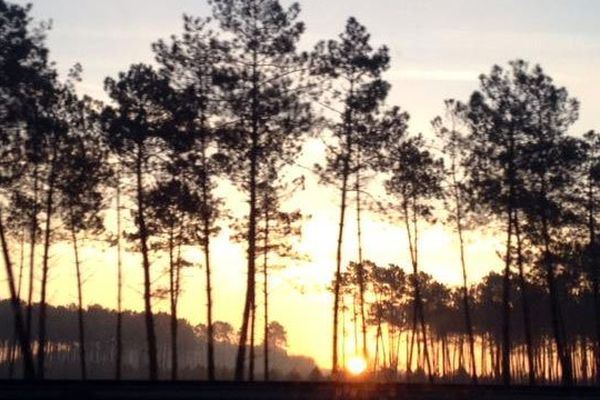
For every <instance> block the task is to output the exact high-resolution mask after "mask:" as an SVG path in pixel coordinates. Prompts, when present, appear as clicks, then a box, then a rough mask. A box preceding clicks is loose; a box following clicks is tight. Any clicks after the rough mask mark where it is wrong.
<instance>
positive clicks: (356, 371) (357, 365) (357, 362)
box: [346, 356, 367, 375]
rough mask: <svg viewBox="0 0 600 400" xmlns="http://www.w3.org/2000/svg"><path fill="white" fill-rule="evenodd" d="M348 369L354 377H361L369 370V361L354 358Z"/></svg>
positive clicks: (350, 361) (349, 361)
mask: <svg viewBox="0 0 600 400" xmlns="http://www.w3.org/2000/svg"><path fill="white" fill-rule="evenodd" d="M346 368H348V371H349V372H350V373H351V374H352V375H360V374H362V373H363V372H365V370H366V369H367V361H366V360H365V359H364V358H362V357H358V356H357V357H352V358H351V359H350V360H348V365H347V366H346Z"/></svg>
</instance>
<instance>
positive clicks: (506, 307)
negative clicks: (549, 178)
mask: <svg viewBox="0 0 600 400" xmlns="http://www.w3.org/2000/svg"><path fill="white" fill-rule="evenodd" d="M512 214H513V213H512V209H511V208H510V207H509V210H508V212H507V215H508V227H507V239H506V260H505V264H504V276H503V282H502V383H503V384H504V385H510V381H511V372H510V350H511V345H510V265H511V251H510V250H511V241H512V233H513V218H512Z"/></svg>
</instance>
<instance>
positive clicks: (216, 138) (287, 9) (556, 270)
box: [0, 0, 600, 386]
mask: <svg viewBox="0 0 600 400" xmlns="http://www.w3.org/2000/svg"><path fill="white" fill-rule="evenodd" d="M209 4H210V6H211V9H212V14H211V15H206V16H191V15H184V16H183V21H182V22H183V24H182V29H181V31H180V32H176V33H174V34H173V35H172V36H170V37H168V38H163V39H160V38H157V40H156V41H155V42H154V43H152V44H151V46H152V51H153V55H154V60H140V63H138V64H134V65H131V66H129V67H128V68H127V66H123V68H124V71H123V72H121V73H119V74H118V76H116V77H107V78H106V79H105V81H104V89H105V91H106V94H107V96H108V98H109V101H107V102H102V101H100V100H98V99H94V98H91V97H90V96H88V95H82V94H80V93H79V90H78V89H77V84H78V82H79V81H80V80H81V74H82V71H83V67H82V66H81V65H79V64H77V63H74V65H73V67H72V68H71V69H70V72H69V74H68V76H66V77H61V75H60V74H59V73H58V71H57V67H56V65H55V64H54V63H53V61H52V59H51V56H50V51H49V48H48V46H47V37H46V36H47V34H48V32H49V29H50V26H49V24H48V23H45V22H38V21H35V20H34V19H33V18H32V17H31V6H21V5H16V4H13V3H10V2H8V1H6V0H0V244H1V246H2V261H3V264H4V268H3V275H4V276H3V278H4V279H3V280H4V281H5V283H3V285H6V287H5V288H3V289H2V290H3V293H5V295H6V299H3V302H2V303H0V314H1V315H3V317H4V318H5V320H6V321H7V322H8V323H7V325H6V326H2V327H1V329H0V355H1V356H0V371H3V372H5V373H6V376H7V377H10V378H17V377H19V378H20V377H22V378H23V379H25V380H33V379H40V380H43V379H52V378H56V377H68V378H71V379H82V380H85V379H92V378H97V377H104V378H107V377H108V378H110V379H115V380H120V379H131V378H136V379H141V378H145V379H149V380H151V381H153V380H158V379H172V380H178V379H199V380H200V379H201V380H208V381H214V380H222V379H233V380H235V381H243V380H249V381H253V380H265V381H268V380H280V379H315V380H316V379H332V380H338V379H340V380H345V379H348V380H352V379H364V380H377V381H391V382H396V381H402V382H430V383H435V382H465V383H473V384H477V383H480V382H481V383H498V384H504V385H509V384H516V383H521V384H530V385H536V384H562V385H565V386H572V385H575V384H582V385H591V384H596V383H599V382H600V281H599V279H600V239H599V238H598V237H597V234H596V232H597V229H598V228H599V226H598V221H597V216H598V209H600V134H599V133H597V132H595V131H593V130H589V131H587V132H571V130H572V129H571V128H572V126H573V124H574V123H575V122H576V121H577V119H578V116H579V115H578V114H579V107H580V104H579V102H578V100H577V99H575V98H574V97H571V96H570V95H569V92H568V91H567V89H566V88H564V87H561V86H560V85H558V84H557V83H556V82H555V81H554V80H553V79H552V78H551V77H550V76H549V75H547V74H546V73H545V71H544V69H542V67H541V66H539V65H537V64H530V63H529V62H527V61H524V60H521V59H515V60H512V61H509V62H508V63H507V64H506V65H505V66H498V65H494V66H492V67H491V69H490V70H489V71H488V72H486V73H483V74H481V75H480V76H479V81H477V77H474V79H473V91H472V94H471V95H470V96H468V97H467V98H465V99H462V100H459V99H446V100H443V99H440V102H443V104H444V105H445V110H446V111H445V113H444V114H443V115H440V116H432V118H433V119H432V122H431V131H432V132H433V133H432V134H431V135H428V134H420V133H419V134H415V133H412V132H411V131H410V128H409V126H410V118H409V114H408V113H407V112H405V111H404V109H403V108H401V107H400V106H398V105H391V104H389V102H388V101H387V100H388V99H387V98H388V94H389V92H390V90H391V85H390V83H389V82H388V81H387V80H386V79H385V73H386V71H387V70H388V69H389V68H390V65H391V55H390V51H389V49H388V48H387V47H386V46H375V45H373V44H372V43H371V37H370V34H369V32H368V30H367V28H366V27H365V26H363V25H362V24H361V23H360V22H359V21H358V20H357V19H356V18H354V17H350V18H348V20H347V23H346V25H345V26H344V27H340V30H341V33H340V34H339V35H338V36H337V37H335V38H333V39H324V40H321V41H318V42H317V43H316V44H314V45H313V46H312V48H311V49H310V50H307V51H302V50H300V48H299V45H298V44H299V42H300V40H301V38H302V37H303V35H304V33H305V26H304V24H303V22H302V21H301V9H300V5H299V4H297V3H293V4H291V5H290V6H283V5H282V4H281V3H280V2H279V1H278V0H209ZM406 102H407V103H409V102H410V99H406ZM590 128H591V127H590ZM315 137H317V138H321V139H322V140H323V142H324V143H326V144H327V147H326V156H325V157H324V159H323V160H320V161H319V162H317V163H316V164H315V165H314V166H311V168H310V170H309V171H305V170H303V173H304V174H311V176H315V177H317V178H318V180H319V182H320V185H323V186H327V187H331V188H334V189H335V190H336V192H337V193H338V203H337V204H336V207H337V215H336V217H335V218H336V223H337V225H336V236H335V237H332V238H331V240H330V243H331V254H332V258H331V265H330V266H323V268H328V267H331V270H332V271H333V274H332V276H331V281H330V282H331V283H330V285H329V287H328V288H326V290H327V291H328V293H329V295H328V297H327V299H328V301H329V299H330V301H329V302H328V303H327V304H326V305H324V307H327V308H328V310H330V313H331V324H332V326H331V347H330V348H329V349H322V351H323V352H331V355H332V359H331V365H330V366H328V367H329V368H330V369H328V370H324V371H323V373H321V372H320V371H319V369H317V368H315V364H314V363H313V361H312V360H309V359H307V358H303V357H292V356H288V355H287V354H286V352H285V328H284V327H283V326H281V324H279V323H277V322H276V321H274V320H272V319H270V318H269V310H270V304H271V303H270V302H272V301H278V302H280V301H285V299H277V300H273V299H271V298H270V297H269V293H270V286H269V284H270V282H271V281H270V278H271V277H272V275H273V273H274V272H275V271H276V270H277V269H278V268H279V267H280V266H281V264H282V263H283V264H285V265H286V266H288V267H289V268H295V267H296V265H297V264H298V263H300V262H301V260H302V259H303V258H304V257H305V255H304V254H302V252H301V251H299V249H297V248H296V247H295V246H294V243H295V241H294V238H297V237H300V236H302V234H303V229H302V228H303V223H304V222H305V220H306V218H307V215H306V213H305V212H304V210H302V209H289V207H286V203H287V200H288V199H289V198H292V197H294V196H295V195H296V194H297V192H298V191H299V190H301V189H302V188H303V187H304V183H305V176H303V175H302V174H295V173H291V172H290V171H292V170H293V168H292V167H294V165H295V163H296V161H297V159H298V158H299V157H300V155H301V154H302V152H303V145H304V144H305V143H306V142H307V140H309V139H311V138H315ZM223 185H230V186H232V187H234V188H235V190H237V191H238V192H239V194H240V196H241V198H242V199H243V207H244V210H243V211H242V212H243V215H244V217H243V218H234V217H232V212H231V211H232V210H231V209H230V207H229V204H230V202H229V200H231V199H228V198H225V197H223V196H221V193H222V191H219V189H220V188H221V187H222V186H223ZM236 211H238V212H239V211H240V210H236ZM108 214H110V215H111V216H112V217H111V218H113V217H114V220H115V226H116V228H115V229H109V228H108V225H109V224H107V219H108V217H107V215H108ZM367 215H370V216H373V215H374V216H376V217H377V218H380V219H381V220H385V221H389V222H391V223H393V224H395V225H397V226H399V227H401V228H402V229H403V230H404V232H405V238H404V239H403V238H399V239H398V242H395V243H386V245H389V247H390V248H393V249H396V250H397V252H398V255H399V256H400V255H401V254H405V255H406V257H404V258H399V259H398V261H397V262H396V263H393V264H391V265H377V264H376V263H374V262H372V261H370V260H369V259H368V258H367V257H366V256H365V255H364V251H363V250H364V249H363V246H362V244H363V242H364V239H365V238H364V235H365V234H366V232H365V231H363V229H362V228H363V223H364V218H365V217H366V216H367ZM350 218H355V221H354V222H353V223H352V224H350V222H351V221H350ZM125 220H129V221H131V224H132V228H131V229H130V227H127V229H125ZM432 224H442V225H443V226H444V227H447V230H448V232H450V233H451V234H452V235H455V237H456V239H457V240H456V243H457V245H458V247H459V248H458V249H457V254H459V255H460V257H458V258H457V259H456V260H453V261H452V265H454V266H455V268H456V269H457V270H459V271H460V273H461V276H462V284H461V285H459V286H457V287H453V286H450V285H447V284H445V283H443V282H441V281H438V280H436V279H434V278H433V276H431V275H429V274H426V273H425V272H423V271H422V264H421V259H422V254H423V252H424V251H426V250H424V246H423V243H422V232H423V230H424V229H425V227H427V226H430V225H432ZM349 225H351V226H356V228H357V229H356V230H355V231H354V230H353V231H352V232H351V231H350V230H349V229H348V226H349ZM225 227H228V228H230V229H231V231H232V232H233V234H232V235H231V238H230V240H231V242H232V243H236V244H238V245H240V246H243V247H244V251H245V252H246V253H245V255H246V262H247V264H246V265H245V270H246V273H245V274H244V275H243V276H239V277H237V279H243V280H244V284H245V291H244V292H243V293H240V294H239V295H240V297H242V298H243V309H242V310H240V311H241V326H240V327H239V328H238V327H235V328H233V327H232V326H231V325H229V324H227V323H225V322H222V321H220V320H219V318H220V317H219V316H218V315H215V313H214V304H213V302H214V293H215V291H219V290H220V288H219V287H218V286H215V285H214V273H215V270H218V269H221V268H225V269H226V268H228V266H227V265H221V264H219V263H218V262H217V260H218V258H219V254H215V250H214V241H215V238H216V237H217V235H219V234H220V232H221V231H222V230H223V229H224V228H225ZM483 231H486V232H492V233H493V235H494V236H496V237H498V238H501V240H502V243H503V250H502V252H501V253H498V254H497V257H498V258H499V259H500V260H501V261H502V264H503V267H502V270H501V271H499V272H489V274H488V275H486V276H485V277H484V278H483V279H482V280H481V281H479V282H475V283H473V282H472V281H471V280H470V278H469V271H472V270H473V268H485V267H486V266H485V265H481V263H480V262H478V260H472V259H469V258H468V257H467V255H466V251H465V246H466V243H467V241H468V240H470V239H469V238H472V237H475V238H476V237H477V235H478V234H480V233H481V232H483ZM350 235H355V236H353V237H354V238H355V240H356V243H357V246H356V247H357V248H356V249H355V250H354V253H353V255H350V254H347V252H345V251H344V245H345V243H346V242H348V241H349V236H350ZM90 242H97V243H101V245H102V246H105V247H108V248H110V250H111V251H112V252H114V253H115V254H116V255H117V257H116V260H117V266H116V270H117V271H118V273H117V274H116V275H115V276H114V285H115V286H116V287H117V299H116V304H117V308H116V310H107V309H103V308H102V307H100V306H89V307H86V306H85V304H87V302H88V300H87V299H86V297H85V296H86V292H85V286H86V285H88V286H89V285H94V282H93V281H90V282H87V283H86V282H85V279H84V277H83V275H82V268H83V265H82V264H83V261H82V258H81V252H82V248H83V247H84V246H86V243H88V244H89V243H90ZM59 243H60V244H68V246H69V248H70V249H71V251H72V257H73V260H74V262H73V265H72V266H69V268H70V269H71V270H72V271H74V273H75V276H76V278H77V279H76V283H77V287H76V288H74V290H75V292H76V293H77V296H76V298H75V299H73V302H74V304H73V305H72V306H70V307H68V308H64V307H59V306H58V305H52V304H50V301H49V294H48V284H49V280H50V279H51V277H50V275H51V272H52V270H53V268H52V267H53V265H52V256H51V255H52V249H53V248H56V246H57V245H58V244H59ZM404 243H406V248H402V249H400V248H399V244H402V245H404ZM322 245H323V246H326V245H328V244H327V243H323V244H322ZM191 247H193V248H197V249H198V251H199V252H200V253H201V254H202V263H201V264H202V265H201V269H202V274H203V275H204V276H203V283H202V284H203V293H202V296H203V299H202V301H200V300H198V303H197V307H198V309H199V310H200V309H202V311H203V315H205V316H206V320H205V321H204V322H203V323H202V325H201V326H200V325H199V326H197V327H193V326H192V325H191V324H190V323H188V322H186V321H185V320H183V319H182V318H181V317H180V314H178V313H179V311H180V296H181V293H182V291H183V290H184V289H185V286H186V281H185V279H184V278H183V276H184V274H183V271H184V270H185V269H186V268H191V267H195V268H198V266H197V265H193V263H192V261H190V260H189V259H187V258H186V257H185V250H186V249H188V248H191ZM126 254H135V256H136V258H135V260H137V263H138V264H139V265H138V266H137V268H138V269H136V271H138V272H136V273H139V275H140V276H141V278H142V282H143V285H142V287H140V288H139V296H141V298H142V300H143V312H142V313H134V312H132V311H130V310H127V309H126V308H125V304H124V301H123V289H124V283H123V279H124V272H123V271H124V267H125V266H124V263H125V255H126ZM159 258H160V259H166V260H167V264H168V265H167V269H166V279H167V281H168V285H167V286H166V287H162V286H161V287H157V285H156V284H155V283H156V277H157V275H158V274H159V271H158V269H157V265H156V264H157V260H158V259H159ZM140 267H141V268H140ZM84 283H85V284H84ZM4 291H5V292H4ZM3 295H4V294H3ZM159 298H160V299H162V300H165V301H166V302H167V303H168V308H169V312H168V313H162V312H161V313H158V312H156V302H157V299H159ZM297 318H298V319H303V318H310V315H306V316H304V315H298V316H297ZM226 325H227V326H226ZM224 330H226V333H224ZM132 338H133V339H132ZM308 339H310V338H308ZM261 340H262V341H261ZM349 343H352V346H350V345H349ZM356 357H359V358H360V359H361V360H362V361H364V363H365V364H366V365H365V369H366V370H365V371H362V370H360V371H359V370H356V371H352V369H351V368H350V369H349V368H348V365H349V363H350V361H356V360H351V358H353V359H354V358H356ZM224 360H225V361H224ZM60 365H63V367H59V366H60ZM60 368H63V372H62V373H61V372H60ZM294 368H295V370H294ZM133 369H135V371H133Z"/></svg>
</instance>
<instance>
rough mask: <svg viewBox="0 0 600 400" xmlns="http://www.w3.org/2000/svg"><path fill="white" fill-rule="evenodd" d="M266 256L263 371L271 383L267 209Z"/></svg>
mask: <svg viewBox="0 0 600 400" xmlns="http://www.w3.org/2000/svg"><path fill="white" fill-rule="evenodd" d="M264 240H265V241H264V254H263V297H264V327H263V328H264V339H263V340H264V349H263V363H264V366H263V370H264V379H265V381H269V286H268V283H269V279H268V277H269V275H268V271H269V269H268V268H269V208H268V206H267V207H266V208H265V236H264Z"/></svg>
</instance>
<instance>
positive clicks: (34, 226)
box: [26, 164, 39, 341]
mask: <svg viewBox="0 0 600 400" xmlns="http://www.w3.org/2000/svg"><path fill="white" fill-rule="evenodd" d="M38 181H39V167H38V165H37V164H35V166H34V169H33V209H32V210H31V226H30V227H29V235H30V237H29V245H30V247H29V287H28V293H27V322H26V323H27V325H26V329H27V338H28V340H29V341H31V338H32V336H33V333H32V331H31V326H32V325H31V322H32V319H33V314H32V309H33V292H34V287H35V285H34V283H35V245H36V240H37V230H38V192H39V188H38Z"/></svg>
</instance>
